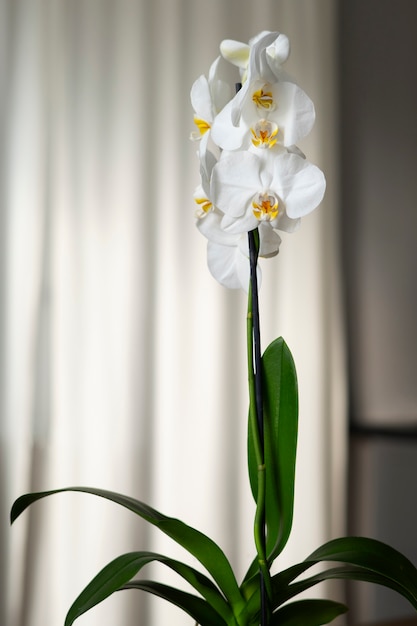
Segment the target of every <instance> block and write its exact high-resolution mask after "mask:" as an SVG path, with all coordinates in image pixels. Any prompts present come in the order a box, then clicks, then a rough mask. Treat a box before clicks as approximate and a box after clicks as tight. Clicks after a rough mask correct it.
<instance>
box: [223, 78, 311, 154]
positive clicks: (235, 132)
mask: <svg viewBox="0 0 417 626" xmlns="http://www.w3.org/2000/svg"><path fill="white" fill-rule="evenodd" d="M238 96H239V93H238V94H237V95H236V96H235V98H237V97H238ZM235 108H236V103H235V99H233V100H231V101H230V102H229V103H228V104H227V105H226V106H225V107H224V108H223V110H222V111H221V112H220V113H219V115H217V117H216V119H215V120H214V123H213V126H212V133H211V134H212V137H213V140H214V141H215V142H216V143H217V145H219V146H220V147H221V148H222V149H224V150H239V149H243V150H245V149H247V148H248V147H249V146H250V144H251V143H253V144H254V145H259V140H260V139H261V132H259V127H260V125H261V126H262V124H263V125H264V129H263V130H262V134H264V137H265V138H264V140H263V141H261V142H260V144H261V146H262V147H271V141H273V143H272V146H273V145H275V144H276V143H278V144H280V145H282V146H291V145H293V144H296V143H297V142H298V141H299V140H300V139H303V138H304V137H306V136H307V135H308V133H309V132H310V130H311V129H312V127H313V124H314V120H315V111H314V104H313V102H312V101H311V100H310V98H309V97H308V96H307V94H306V93H305V92H304V91H303V90H302V89H301V88H300V87H298V86H297V85H295V84H294V83H289V82H275V83H267V82H265V81H264V80H256V81H254V82H252V83H250V84H248V86H247V89H246V97H245V98H244V99H243V101H242V102H241V110H240V114H239V122H238V124H237V125H236V124H233V112H234V111H235ZM268 129H269V130H268ZM265 130H267V131H268V132H266V134H265Z"/></svg>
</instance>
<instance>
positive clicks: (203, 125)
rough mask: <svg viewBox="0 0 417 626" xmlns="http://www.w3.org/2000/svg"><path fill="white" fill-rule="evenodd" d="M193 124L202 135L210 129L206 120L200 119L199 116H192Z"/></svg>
mask: <svg viewBox="0 0 417 626" xmlns="http://www.w3.org/2000/svg"><path fill="white" fill-rule="evenodd" d="M194 124H195V125H196V126H197V128H198V130H199V131H200V135H201V136H203V135H204V133H206V132H207V131H208V130H210V128H211V125H210V124H209V123H208V122H206V120H203V119H201V118H200V117H197V116H194Z"/></svg>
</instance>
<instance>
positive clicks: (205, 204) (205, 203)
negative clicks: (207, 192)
mask: <svg viewBox="0 0 417 626" xmlns="http://www.w3.org/2000/svg"><path fill="white" fill-rule="evenodd" d="M194 202H195V203H196V204H198V205H199V207H200V208H199V209H198V210H197V211H196V213H195V216H196V217H197V218H198V219H202V218H203V217H205V216H206V215H207V213H210V211H211V210H212V209H213V203H212V202H211V201H210V200H209V199H208V198H203V197H197V198H194Z"/></svg>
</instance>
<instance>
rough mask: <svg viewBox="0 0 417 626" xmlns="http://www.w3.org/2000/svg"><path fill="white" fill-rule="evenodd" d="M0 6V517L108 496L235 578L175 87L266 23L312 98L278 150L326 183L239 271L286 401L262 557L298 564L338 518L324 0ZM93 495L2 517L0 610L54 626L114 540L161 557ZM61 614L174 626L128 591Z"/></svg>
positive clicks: (230, 301)
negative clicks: (276, 521)
mask: <svg viewBox="0 0 417 626" xmlns="http://www.w3.org/2000/svg"><path fill="white" fill-rule="evenodd" d="M2 17H3V18H4V20H3V27H2V28H4V30H5V32H6V33H7V36H6V37H5V39H4V40H3V39H2V44H1V45H2V46H3V48H4V49H5V56H4V58H6V59H7V63H6V62H4V63H3V65H2V75H1V84H0V89H1V101H2V105H1V119H0V125H1V133H2V137H3V141H2V147H1V160H0V165H1V171H0V180H1V181H2V183H3V184H2V189H1V191H0V194H1V196H0V197H1V210H0V220H1V233H0V237H1V244H2V245H1V257H2V261H3V263H2V266H1V269H0V271H1V285H0V289H1V292H0V297H1V302H2V305H3V306H2V313H1V317H0V323H1V327H0V341H1V344H0V345H1V348H2V355H1V368H0V374H1V380H0V385H1V387H0V397H1V412H2V415H1V422H0V424H1V426H0V427H1V432H0V435H1V440H0V441H1V448H2V454H1V469H2V478H1V493H0V500H1V501H0V510H2V511H3V510H4V511H5V512H7V510H8V509H9V507H10V505H11V502H12V501H13V499H14V498H16V497H17V496H18V495H20V494H21V493H23V492H26V491H28V490H42V489H51V488H56V487H61V486H67V485H71V484H72V485H74V484H80V485H81V484H84V485H89V486H94V487H103V488H107V489H111V490H115V491H119V492H122V493H126V494H128V495H132V496H134V497H137V498H138V499H141V500H144V501H146V502H148V503H149V504H151V505H152V506H154V507H155V508H157V509H160V510H161V511H162V512H164V513H166V514H168V515H172V516H174V517H179V518H182V519H184V520H185V521H186V522H187V523H189V524H191V525H195V526H196V527H198V528H200V529H201V530H202V531H203V532H205V533H207V534H209V535H210V536H212V537H213V538H214V539H215V540H217V541H218V542H219V543H220V544H221V545H222V546H223V548H224V550H225V552H226V553H227V554H228V555H229V556H230V558H231V560H232V562H233V564H234V566H235V567H236V568H237V571H238V572H239V574H240V575H243V574H244V572H245V569H246V567H247V566H248V564H249V562H250V560H251V558H252V557H253V540H252V520H253V504H252V502H251V496H250V493H249V488H248V480H247V473H246V412H247V389H246V377H247V375H246V356H245V345H246V343H245V315H246V297H245V294H243V293H240V292H229V291H226V290H225V289H224V288H222V287H220V286H219V285H217V284H216V283H215V282H214V279H212V278H211V276H210V275H209V272H208V271H207V269H206V259H205V255H206V250H205V241H204V239H203V238H202V237H201V236H200V235H199V233H198V232H197V231H196V229H195V227H194V219H193V214H194V207H193V200H192V194H193V190H194V187H195V185H196V184H197V182H198V165H197V160H196V157H195V144H192V143H191V142H189V141H188V136H189V134H190V132H191V130H192V110H191V105H190V103H189V91H190V87H191V84H192V82H193V81H194V80H195V79H196V78H197V77H198V76H199V75H200V74H201V73H206V72H207V71H208V68H209V65H210V63H211V61H212V60H213V59H214V58H215V56H216V55H217V54H218V45H219V43H220V41H221V40H222V39H224V38H234V39H239V40H242V41H247V40H248V39H249V38H250V37H251V36H253V35H254V34H256V33H257V32H259V31H260V30H262V29H268V30H280V31H282V32H284V33H286V34H287V35H288V36H289V37H290V41H291V43H292V56H291V57H290V60H289V62H288V71H289V72H290V73H293V74H294V75H295V76H296V77H297V80H298V81H299V83H300V84H301V86H302V87H303V88H305V90H306V91H307V93H308V94H309V95H310V96H311V98H312V99H313V101H314V102H315V105H316V110H317V124H316V127H315V129H314V130H313V132H312V135H311V137H309V138H308V139H307V140H306V141H305V143H304V144H303V146H302V148H303V149H305V151H306V153H307V155H308V158H309V159H310V160H312V161H313V162H316V163H317V164H318V165H319V166H320V167H321V168H322V169H323V170H324V171H325V174H326V177H327V181H328V190H327V195H326V198H325V201H324V202H323V204H322V206H321V208H319V209H318V210H317V211H316V212H315V214H313V215H312V216H309V217H307V218H306V219H305V220H304V221H303V224H302V227H301V230H300V231H299V232H297V233H296V234H293V235H291V236H288V237H285V238H284V242H283V244H282V247H281V252H280V255H279V257H278V258H277V259H273V260H270V261H266V262H265V263H264V264H263V271H264V281H263V286H262V290H261V316H262V320H261V323H262V341H263V345H264V347H266V345H267V343H269V341H271V340H272V339H274V338H275V337H276V336H278V335H283V336H284V338H285V339H286V341H287V343H288V344H289V346H290V348H291V350H292V351H293V353H294V356H295V360H296V365H297V368H298V377H299V383H300V394H301V396H300V409H301V410H300V445H299V457H298V469H297V480H298V482H297V493H296V508H295V522H294V536H293V538H292V540H291V542H290V544H289V546H288V549H287V551H286V552H285V553H284V555H283V558H282V561H281V562H280V564H281V565H282V566H284V565H286V564H291V563H293V562H294V561H295V560H296V559H299V560H300V559H302V558H305V557H306V556H307V554H308V553H309V552H310V551H312V550H313V549H314V548H315V547H317V545H318V544H319V543H321V542H323V541H325V540H326V539H328V538H330V537H331V536H336V535H337V534H341V533H342V532H343V525H344V515H343V507H344V493H345V491H344V480H345V438H344V431H345V397H344V393H345V388H344V384H345V383H344V380H345V379H344V376H345V372H344V356H343V319H342V316H341V309H340V293H339V289H340V275H339V250H338V242H337V229H338V223H337V222H338V172H337V159H336V156H337V111H336V105H337V93H336V69H337V68H336V67H335V56H336V55H335V49H336V41H335V38H336V32H335V29H336V16H335V4H334V3H333V2H332V1H331V0H296V1H295V2H294V0H292V1H289V0H286V1H285V0H262V1H256V2H255V0H243V1H239V2H238V1H237V0H228V1H227V2H225V1H224V0H210V1H209V0H170V1H168V0H153V2H152V3H149V2H145V1H144V0H131V1H130V0H118V1H117V2H116V1H111V0H83V1H78V0H43V1H42V0H33V1H32V2H25V1H24V0H8V1H7V0H6V1H5V2H4V3H3V5H2ZM4 24H5V25H4ZM97 500H99V499H95V498H93V497H91V498H89V497H88V496H86V495H82V494H76V495H75V494H64V495H59V496H55V497H54V498H52V499H50V501H48V502H46V501H43V502H42V503H39V504H38V505H36V506H35V507H33V510H30V511H28V512H26V513H25V514H24V515H23V516H22V518H21V519H19V520H18V521H17V522H16V524H15V525H14V526H13V527H12V529H9V528H6V527H5V526H2V529H1V541H2V550H1V554H4V555H5V556H4V557H3V558H2V563H1V565H2V567H3V568H4V572H5V574H6V580H7V591H6V595H5V597H4V599H3V600H4V602H3V605H4V608H3V609H2V611H3V614H4V616H5V622H6V623H7V624H8V626H40V624H60V623H63V621H64V617H65V613H66V611H67V610H68V608H69V606H70V604H71V602H72V601H73V600H74V598H75V597H76V596H77V594H78V593H79V592H80V591H81V589H82V588H83V586H84V585H85V584H86V583H87V582H88V581H89V580H90V579H91V578H92V577H93V575H94V574H95V573H96V572H97V571H98V570H99V569H100V568H101V567H103V566H104V565H105V564H106V563H107V562H109V561H110V560H111V559H112V558H114V557H115V556H117V555H118V554H121V553H123V552H127V551H130V550H138V549H154V550H156V551H162V552H167V553H168V554H170V555H171V556H173V557H175V556H181V557H183V556H184V555H183V553H182V551H181V550H180V549H179V548H177V547H176V546H175V545H174V544H173V543H172V542H171V541H169V540H167V539H166V538H164V537H161V536H160V535H158V534H157V533H155V532H153V531H152V530H151V529H149V528H147V527H146V525H145V523H144V522H141V521H140V520H137V519H136V518H134V516H133V515H132V514H131V513H130V512H128V511H125V510H122V509H119V508H118V507H116V506H114V505H111V504H109V503H107V502H105V501H97ZM306 520H308V531H306V526H305V524H306ZM6 545H7V546H8V548H7V551H6V548H5V546H6ZM3 548H4V549H3ZM152 573H153V572H152ZM146 576H147V577H150V574H149V573H147V574H146ZM155 576H157V577H158V579H159V580H166V581H169V582H172V583H174V582H175V583H176V582H177V581H176V579H175V578H174V577H172V576H170V575H168V574H167V573H165V572H161V569H158V570H156V569H155ZM318 593H319V594H320V595H323V593H324V591H318ZM6 598H7V601H6ZM2 616H3V615H2ZM83 621H84V623H85V624H89V625H91V626H94V625H95V624H103V623H104V624H107V623H120V624H121V623H123V624H126V625H128V624H136V625H137V624H141V625H142V626H147V625H148V624H159V623H164V622H165V623H169V624H172V625H174V624H185V623H191V620H188V622H187V617H184V615H183V614H182V613H180V612H179V610H177V609H175V608H173V607H171V606H169V605H166V604H165V603H164V602H163V601H161V600H153V599H152V600H149V599H147V598H146V597H145V596H144V595H143V594H140V592H138V593H134V592H129V593H120V594H115V595H114V596H112V597H111V598H110V599H109V600H108V601H106V603H104V604H103V605H101V606H98V607H97V608H95V609H94V610H93V611H92V612H91V614H89V615H88V617H86V618H84V617H83V618H80V624H82V623H83Z"/></svg>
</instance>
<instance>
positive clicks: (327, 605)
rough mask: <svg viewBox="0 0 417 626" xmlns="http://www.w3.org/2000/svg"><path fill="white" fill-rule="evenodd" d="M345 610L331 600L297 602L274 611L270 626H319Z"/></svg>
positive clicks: (341, 605) (345, 608)
mask: <svg viewBox="0 0 417 626" xmlns="http://www.w3.org/2000/svg"><path fill="white" fill-rule="evenodd" d="M347 610H348V609H347V606H345V605H344V604H340V603H339V602H333V601H332V600H299V601H298V602H292V603H291V604H286V605H285V606H283V607H282V608H281V609H279V610H278V611H276V612H275V613H274V614H273V616H272V620H271V626H278V624H279V626H300V624H303V626H321V624H328V623H329V622H331V621H332V620H334V619H335V618H336V617H338V616H339V615H342V614H343V613H346V611H347Z"/></svg>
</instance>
